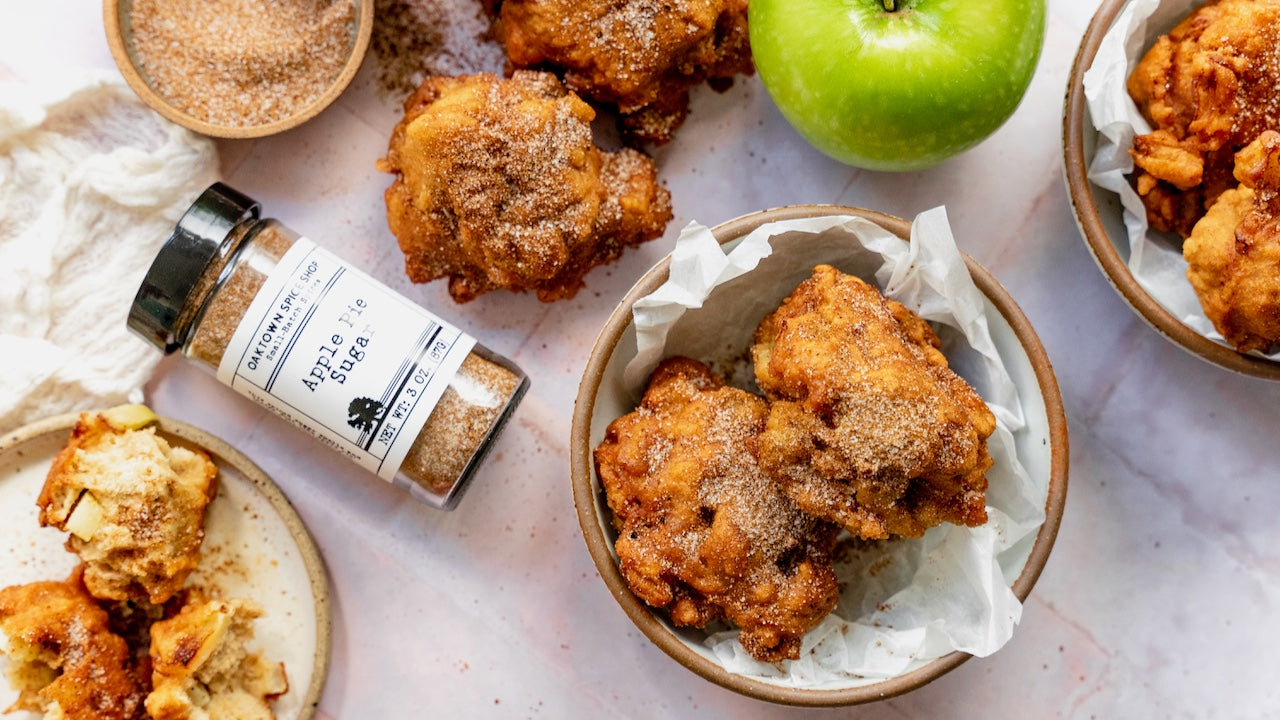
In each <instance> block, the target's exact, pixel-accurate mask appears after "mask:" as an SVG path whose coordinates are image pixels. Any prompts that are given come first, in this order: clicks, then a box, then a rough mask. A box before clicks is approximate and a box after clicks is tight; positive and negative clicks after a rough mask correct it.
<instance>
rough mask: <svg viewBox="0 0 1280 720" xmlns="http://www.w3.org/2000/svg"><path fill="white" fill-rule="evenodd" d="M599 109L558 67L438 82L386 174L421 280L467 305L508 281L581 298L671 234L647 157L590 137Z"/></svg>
mask: <svg viewBox="0 0 1280 720" xmlns="http://www.w3.org/2000/svg"><path fill="white" fill-rule="evenodd" d="M594 117H595V111H594V110H592V109H591V107H590V106H588V105H587V104H586V103H584V102H583V101H582V100H581V99H579V98H578V97H577V96H576V95H574V94H572V93H570V92H568V91H566V90H565V89H564V86H563V85H561V84H560V82H559V81H558V80H556V78H555V76H553V75H551V74H549V73H537V72H517V73H515V75H514V76H513V77H512V78H510V79H509V80H504V79H501V78H499V77H497V76H495V75H489V74H482V75H470V76H463V77H430V78H427V80H426V81H425V82H424V83H423V84H422V86H421V87H420V88H419V89H418V91H417V92H416V93H414V95H413V96H412V97H410V98H409V100H408V101H407V102H406V103H405V116H404V119H403V120H402V121H401V122H400V124H398V125H397V126H396V128H395V131H394V132H393V134H392V137H391V142H390V146H389V148H388V151H387V157H386V158H384V159H383V160H381V161H380V162H379V164H378V169H379V170H381V171H383V172H388V173H393V174H395V175H396V179H395V182H394V183H392V185H391V186H390V187H389V188H387V191H386V203H387V221H388V223H389V224H390V226H391V232H392V233H394V234H395V236H396V238H397V240H398V241H399V244H400V249H401V250H402V251H403V252H404V255H405V271H406V272H407V274H408V275H409V279H410V280H413V281H414V282H429V281H431V280H435V279H438V278H446V277H447V278H449V294H450V295H451V296H452V297H453V299H454V300H455V301H457V302H466V301H468V300H471V299H473V298H475V297H476V296H478V295H480V294H481V293H485V292H489V291H491V290H496V289H499V288H503V289H507V290H511V291H514V292H524V291H528V290H533V291H536V292H537V294H538V299H540V300H543V301H552V300H558V299H562V298H570V297H573V295H574V294H575V293H577V292H578V290H579V289H581V288H582V286H583V277H584V276H585V275H586V274H587V272H588V271H589V270H591V269H592V268H593V267H595V266H596V265H600V264H603V263H608V262H612V261H613V260H616V259H617V258H618V257H619V256H620V255H621V254H622V251H623V250H624V249H625V248H627V247H633V246H636V245H639V244H640V243H643V242H646V241H648V240H652V239H654V238H656V237H658V236H659V235H661V234H662V233H663V231H664V230H665V229H666V225H667V222H668V221H670V219H671V196H670V193H668V192H667V191H666V189H664V188H662V187H661V186H659V185H658V182H657V171H656V170H655V168H654V166H653V162H652V161H651V160H650V159H649V158H648V157H647V156H645V155H643V154H641V153H639V152H637V151H635V150H630V149H623V150H620V151H618V152H613V153H610V152H604V151H602V150H600V149H599V148H597V147H596V146H595V145H594V144H593V143H592V137H591V120H592V118H594Z"/></svg>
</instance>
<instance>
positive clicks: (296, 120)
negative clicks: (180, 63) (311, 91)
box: [102, 0, 374, 139]
mask: <svg viewBox="0 0 1280 720" xmlns="http://www.w3.org/2000/svg"><path fill="white" fill-rule="evenodd" d="M345 1H346V2H353V3H355V6H356V19H355V23H356V36H355V41H354V43H352V46H351V52H350V54H348V56H347V59H346V62H344V63H343V65H342V69H341V70H340V71H339V72H338V76H337V77H336V78H334V80H333V82H332V83H330V84H329V86H328V87H327V88H325V91H324V92H323V93H321V94H320V95H319V96H318V97H317V98H316V99H315V100H312V101H311V102H310V103H308V104H307V105H306V106H304V107H302V108H301V109H299V110H298V111H297V112H295V113H293V114H291V115H289V116H288V117H284V118H281V119H279V120H275V121H273V122H269V123H264V124H262V125H249V126H239V125H234V126H233V125H218V124H216V123H211V122H209V121H207V120H203V119H201V118H198V117H196V116H194V115H191V114H190V113H187V112H183V111H182V110H179V109H178V108H177V107H174V106H173V105H171V104H170V103H169V101H168V100H166V99H165V97H164V96H163V95H161V94H160V93H158V92H156V90H155V89H154V88H152V87H151V85H150V83H148V82H147V81H146V79H145V78H143V76H142V71H141V70H140V69H139V68H138V66H137V64H136V63H135V62H134V58H133V55H132V53H130V52H129V47H128V43H126V42H125V39H124V29H123V27H122V20H121V16H122V14H124V13H126V12H128V10H129V9H130V8H131V7H132V6H133V0H103V3H102V19H103V26H104V27H105V29H106V33H107V45H108V46H109V47H110V49H111V57H112V59H114V60H115V63H116V67H117V68H119V70H120V74H121V75H123V76H124V80H125V82H126V83H127V84H128V85H129V87H130V88H131V89H132V90H133V92H134V93H135V94H136V95H137V96H138V98H139V99H141V100H142V102H144V103H146V105H147V106H148V107H150V108H151V109H152V110H155V111H156V112H158V113H160V114H161V115H162V116H164V117H165V118H166V119H168V120H170V121H172V122H174V123H177V124H178V125H181V126H182V127H185V128H187V129H188V130H193V131H195V132H198V133H200V134H202V135H208V136H210V137H217V138H229V139H251V138H260V137H266V136H268V135H274V134H276V133H280V132H284V131H285V130H289V129H292V128H295V127H297V126H299V125H301V124H302V123H304V122H306V121H308V120H310V119H311V118H313V117H315V116H316V115H319V114H320V111H322V110H324V109H325V108H327V107H328V106H329V105H331V104H332V103H333V101H335V100H337V99H338V96H339V95H341V94H342V92H343V91H344V90H346V88H347V86H348V85H350V84H351V80H352V79H353V78H355V76H356V72H357V71H358V70H359V69H360V65H361V63H363V62H364V57H365V55H366V54H367V53H368V50H369V42H370V40H371V39H372V37H373V11H374V2H373V0H345Z"/></svg>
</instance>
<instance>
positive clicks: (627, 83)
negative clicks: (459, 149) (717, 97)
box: [499, 0, 755, 143]
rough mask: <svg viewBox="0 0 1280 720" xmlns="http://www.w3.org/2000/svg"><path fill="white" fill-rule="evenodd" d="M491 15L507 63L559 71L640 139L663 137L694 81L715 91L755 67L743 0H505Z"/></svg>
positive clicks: (679, 117) (680, 116)
mask: <svg viewBox="0 0 1280 720" xmlns="http://www.w3.org/2000/svg"><path fill="white" fill-rule="evenodd" d="M500 13H501V16H500V17H501V22H500V23H499V27H500V30H499V35H500V37H501V38H502V41H503V42H504V43H505V44H506V47H507V57H508V58H509V59H510V61H511V64H512V65H514V66H516V67H520V68H528V67H547V68H551V69H553V70H556V71H563V72H564V81H565V84H566V85H568V86H569V87H570V88H571V89H573V90H575V91H576V92H578V93H581V94H582V95H583V96H584V97H587V98H590V99H592V100H595V101H598V102H604V103H610V104H613V105H616V106H617V107H618V111H619V112H620V113H621V115H622V120H623V129H624V131H625V132H627V133H628V134H629V135H630V136H631V137H632V138H634V139H635V140H638V141H642V142H653V143H663V142H666V141H668V140H670V139H671V134H672V132H673V131H674V130H675V129H676V128H677V127H679V125H680V124H681V123H682V122H684V119H685V116H686V115H688V112H689V109H688V105H689V89H690V88H692V87H693V86H695V85H697V84H699V83H701V82H702V81H704V80H710V81H711V82H712V86H713V87H716V88H718V89H724V88H727V87H728V85H729V84H730V83H732V79H733V77H734V76H735V75H739V74H751V73H752V72H754V71H755V68H754V65H753V64H752V62H751V48H750V43H749V41H748V38H747V0H663V1H662V2H658V1H656V0H505V2H502V6H501V8H500Z"/></svg>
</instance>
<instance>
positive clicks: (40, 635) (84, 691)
mask: <svg viewBox="0 0 1280 720" xmlns="http://www.w3.org/2000/svg"><path fill="white" fill-rule="evenodd" d="M0 630H3V631H4V634H5V635H6V636H7V637H8V647H7V650H6V653H7V654H8V656H9V668H8V673H7V674H8V676H9V682H10V684H11V685H12V686H13V687H14V689H16V690H17V691H18V701H17V702H16V703H14V704H13V706H11V707H10V708H9V709H8V710H7V711H6V712H13V711H17V710H29V711H32V712H38V713H43V714H44V717H45V718H62V719H65V720H142V718H145V717H146V714H145V712H144V708H143V698H145V697H146V694H147V690H148V689H149V683H147V680H146V674H145V667H141V666H138V665H136V664H135V663H134V661H133V655H132V652H131V651H130V650H129V647H128V645H127V644H126V643H125V641H124V639H123V638H121V637H119V636H118V635H115V634H114V633H112V632H111V630H110V628H109V621H108V618H107V612H106V611H105V610H103V609H102V608H100V607H98V605H97V604H96V603H95V602H94V599H93V598H92V597H90V596H89V594H88V593H87V592H85V590H84V588H83V586H82V585H81V584H80V582H79V580H78V579H77V578H76V577H75V576H74V575H73V576H72V578H71V579H70V580H68V581H66V582H58V581H43V582H35V583H31V584H29V585H15V586H12V587H7V588H4V589H3V590H0Z"/></svg>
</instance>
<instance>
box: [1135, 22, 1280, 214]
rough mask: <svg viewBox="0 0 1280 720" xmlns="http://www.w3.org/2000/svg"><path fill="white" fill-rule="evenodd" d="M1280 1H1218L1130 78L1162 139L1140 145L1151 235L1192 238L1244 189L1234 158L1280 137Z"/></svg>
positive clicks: (1166, 39) (1155, 136) (1139, 183)
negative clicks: (1214, 210) (1266, 136)
mask: <svg viewBox="0 0 1280 720" xmlns="http://www.w3.org/2000/svg"><path fill="white" fill-rule="evenodd" d="M1278 82H1280V0H1215V1H1214V2H1210V3H1208V4H1206V5H1204V6H1202V7H1200V8H1199V9H1197V10H1195V11H1194V12H1192V13H1191V14H1190V15H1188V16H1187V17H1186V19H1184V20H1183V21H1182V22H1181V23H1179V24H1178V25H1177V26H1176V27H1175V28H1174V29H1173V30H1172V31H1170V32H1169V34H1168V35H1165V36H1162V37H1160V38H1159V39H1158V40H1157V41H1156V43H1155V45H1154V46H1153V47H1152V48H1151V49H1150V50H1149V51H1148V52H1147V54H1146V55H1145V56H1144V57H1143V58H1142V60H1141V61H1140V62H1139V63H1138V64H1137V66H1136V67H1135V68H1134V70H1133V72H1132V73H1131V74H1130V76H1129V81H1128V88H1129V94H1130V95H1131V96H1132V97H1133V99H1134V102H1136V103H1137V105H1138V108H1139V109H1140V110H1141V111H1142V114H1143V115H1144V116H1145V117H1146V118H1147V120H1148V121H1149V122H1150V123H1151V125H1152V127H1153V128H1155V129H1154V131H1153V132H1152V133H1150V134H1148V135H1143V136H1139V137H1137V138H1135V139H1134V147H1133V149H1132V150H1131V151H1130V153H1131V154H1132V156H1133V159H1134V164H1135V165H1136V166H1137V169H1136V171H1135V173H1134V182H1135V185H1136V187H1137V190H1138V194H1139V195H1141V196H1142V198H1143V202H1144V204H1145V205H1146V208H1147V217H1148V222H1149V224H1150V225H1151V227H1153V228H1155V229H1157V230H1162V231H1170V232H1176V233H1178V234H1179V235H1181V236H1182V237H1187V236H1189V235H1190V234H1191V229H1192V227H1194V225H1195V223H1196V221H1197V220H1199V219H1200V217H1202V216H1203V215H1204V213H1205V211H1206V210H1207V209H1208V208H1209V207H1210V206H1211V205H1213V203H1214V201H1215V200H1217V198H1218V196H1219V195H1221V194H1222V193H1223V192H1225V191H1226V190H1228V189H1230V188H1232V187H1234V186H1235V183H1234V182H1233V181H1232V167H1233V156H1234V154H1235V153H1236V152H1238V151H1239V150H1241V149H1242V148H1243V147H1244V146H1245V145H1247V144H1249V143H1250V142H1251V141H1252V140H1253V139H1254V138H1256V137H1257V136H1258V134H1259V133H1261V132H1262V131H1263V130H1267V129H1273V130H1278V129H1280V95H1278V94H1277V89H1278V88H1277V83H1278Z"/></svg>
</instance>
